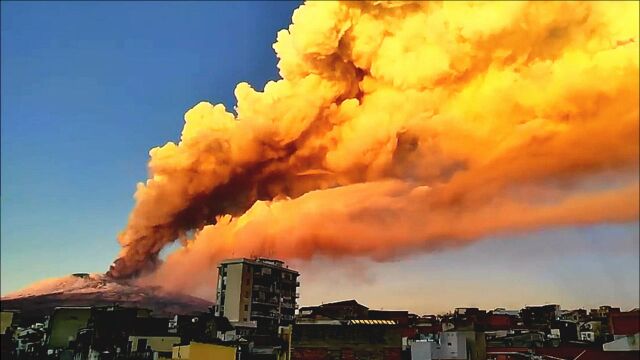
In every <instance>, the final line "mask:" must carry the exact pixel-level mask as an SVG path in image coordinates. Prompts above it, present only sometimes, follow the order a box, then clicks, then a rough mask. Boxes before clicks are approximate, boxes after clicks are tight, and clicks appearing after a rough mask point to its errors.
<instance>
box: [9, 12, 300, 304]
mask: <svg viewBox="0 0 640 360" xmlns="http://www.w3.org/2000/svg"><path fill="white" fill-rule="evenodd" d="M297 5H298V3H295V2H271V3H265V2H249V3H231V2H229V3H224V2H223V3H219V2H185V3H178V2H158V3H153V2H89V3H83V2H46V3H45V2H4V1H3V2H2V5H1V6H2V49H1V51H2V74H1V75H2V104H1V105H2V113H1V116H2V293H3V294H4V293H6V292H7V291H12V290H15V289H17V288H20V287H21V286H24V285H26V284H28V283H30V282H31V281H34V280H37V279H40V278H43V277H49V276H60V275H65V274H68V273H70V272H77V271H104V270H105V269H106V268H107V266H108V265H109V264H110V263H111V261H112V260H113V259H114V257H115V255H116V254H117V251H118V248H119V247H118V244H117V242H116V234H117V233H118V232H119V231H120V230H121V229H122V228H123V227H124V225H125V223H126V219H127V216H128V212H129V211H130V210H131V207H132V205H133V198H132V195H133V192H134V190H135V185H136V182H138V181H142V180H144V179H145V178H146V175H147V170H146V162H147V160H148V154H149V149H151V148H152V147H155V146H158V145H162V144H164V143H166V142H167V141H175V140H177V139H178V138H179V136H180V131H181V129H182V125H183V115H184V113H185V111H186V110H188V109H189V108H191V107H192V106H193V105H195V104H197V103H198V102H200V101H202V100H210V101H212V102H223V103H225V104H226V105H227V107H228V108H232V107H233V104H234V97H233V90H234V88H235V85H236V84H237V83H238V82H240V81H248V82H249V83H251V84H254V85H255V86H257V87H258V88H261V87H262V86H263V85H264V84H265V83H266V82H267V81H268V80H271V79H276V78H278V70H277V68H276V58H275V54H274V52H273V49H272V48H271V45H272V44H273V42H274V41H275V38H276V32H277V31H278V30H280V29H282V28H286V27H287V26H288V24H289V22H290V19H291V13H292V11H293V9H294V8H296V7H297Z"/></svg>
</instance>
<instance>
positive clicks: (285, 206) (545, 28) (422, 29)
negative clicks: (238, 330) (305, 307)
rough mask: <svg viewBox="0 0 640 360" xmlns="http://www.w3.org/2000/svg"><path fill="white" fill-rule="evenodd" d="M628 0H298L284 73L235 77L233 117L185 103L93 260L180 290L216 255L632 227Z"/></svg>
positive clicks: (296, 253)
mask: <svg viewBox="0 0 640 360" xmlns="http://www.w3.org/2000/svg"><path fill="white" fill-rule="evenodd" d="M638 10H639V8H638V3H637V2H620V3H600V2H568V3H565V2H481V3H474V2H444V3H438V2H386V1H374V2H361V3H360V2H309V3H306V4H304V5H302V6H301V7H300V8H298V9H297V10H296V11H295V12H294V14H293V18H292V24H291V25H290V27H289V29H288V30H282V31H280V32H279V33H278V35H277V41H276V43H275V44H274V46H273V47H274V49H275V51H276V54H277V56H278V58H279V63H278V68H279V70H280V75H281V77H282V79H280V80H278V81H274V82H269V83H267V84H266V85H265V87H264V91H256V90H254V89H253V88H252V87H251V86H250V85H249V84H246V83H240V84H238V86H237V87H236V89H235V95H236V98H237V106H236V112H237V115H234V114H232V113H230V112H228V111H227V110H226V109H225V107H224V106H223V105H213V104H210V103H206V102H202V103H199V104H197V105H196V106H194V107H193V108H192V109H191V110H189V111H188V112H187V113H186V115H185V125H184V129H183V131H182V136H181V139H180V142H179V143H178V144H175V143H167V144H166V145H164V146H162V147H159V148H155V149H152V150H151V152H150V156H151V159H150V162H149V171H150V177H149V179H148V180H147V181H146V183H140V184H138V188H137V191H136V193H135V200H136V204H135V207H134V209H133V211H132V212H131V215H130V217H129V221H128V224H127V226H126V228H125V229H124V230H123V231H122V233H121V234H120V235H119V238H118V240H119V242H120V244H121V245H122V250H121V253H120V254H119V259H118V260H117V261H116V262H115V263H114V265H113V266H112V268H111V270H110V271H109V274H110V275H111V276H113V277H116V278H127V277H131V276H134V275H137V274H140V273H142V274H143V277H142V280H143V281H146V282H148V283H153V284H161V285H163V286H166V287H170V288H176V289H183V290H188V289H193V288H195V287H197V286H198V284H199V281H200V278H199V274H201V273H208V272H210V269H211V267H212V266H213V265H214V264H215V262H216V261H218V260H219V259H222V258H225V257H229V256H235V257H239V256H250V255H270V256H277V257H280V258H286V259H295V258H301V259H306V258H310V257H312V256H314V255H316V254H324V255H329V256H335V257H343V256H356V255H357V256H368V257H371V258H374V259H379V260H385V259H390V258H394V257H397V256H403V255H405V254H408V253H411V252H414V251H416V250H423V251H428V250H432V249H437V248H442V247H449V246H460V245H463V244H466V243H469V242H472V241H476V240H478V239H480V238H481V237H483V236H488V235H493V234H500V233H508V232H521V231H532V230H538V229H542V228H547V227H553V226H566V225H587V224H596V223H603V222H630V221H637V220H638V214H639V204H638V195H639V193H638V160H639V145H638V144H639V140H638V133H639V119H638V116H639V112H638V109H639V103H638V101H639V100H638V98H639V92H638V87H639V82H638V78H639V66H638V65H639V61H638V53H639V48H638V40H639V34H638V26H639V20H638V13H639V11H638ZM610 179H621V180H619V181H617V182H611V181H609V180H610ZM194 230H195V235H194V236H193V237H191V238H188V236H187V233H188V232H191V231H194ZM177 239H183V244H184V246H183V247H182V248H181V249H179V250H177V251H176V252H174V253H173V254H171V255H170V256H169V257H168V258H167V260H166V261H165V262H164V263H162V264H158V263H157V257H158V254H159V252H160V251H161V250H162V249H163V248H164V247H165V246H166V245H167V244H169V243H172V242H174V241H176V240H177Z"/></svg>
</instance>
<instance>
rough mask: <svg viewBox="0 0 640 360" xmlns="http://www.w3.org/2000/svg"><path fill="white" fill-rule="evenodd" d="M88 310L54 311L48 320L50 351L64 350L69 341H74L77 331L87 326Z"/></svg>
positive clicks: (89, 314) (89, 312) (89, 313)
mask: <svg viewBox="0 0 640 360" xmlns="http://www.w3.org/2000/svg"><path fill="white" fill-rule="evenodd" d="M90 316H91V309H90V308H81V309H55V310H54V312H53V315H52V316H51V319H50V320H49V344H48V347H49V348H50V349H65V348H67V347H68V346H69V341H72V340H75V339H76V335H77V333H78V330H80V329H82V328H84V327H86V326H87V322H88V321H89V317H90Z"/></svg>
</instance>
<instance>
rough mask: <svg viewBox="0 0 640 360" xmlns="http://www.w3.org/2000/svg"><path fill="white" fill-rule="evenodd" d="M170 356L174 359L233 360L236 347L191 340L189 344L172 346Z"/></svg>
mask: <svg viewBox="0 0 640 360" xmlns="http://www.w3.org/2000/svg"><path fill="white" fill-rule="evenodd" d="M171 358H172V359H175V360H178V359H185V360H235V359H236V348H234V347H230V346H222V345H214V344H201V343H195V342H192V343H191V344H189V345H184V346H174V347H173V352H172V356H171Z"/></svg>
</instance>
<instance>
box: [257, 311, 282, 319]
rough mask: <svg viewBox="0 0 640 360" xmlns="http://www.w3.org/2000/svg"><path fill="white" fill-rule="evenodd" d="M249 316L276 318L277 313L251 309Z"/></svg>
mask: <svg viewBox="0 0 640 360" xmlns="http://www.w3.org/2000/svg"><path fill="white" fill-rule="evenodd" d="M251 317H252V318H265V319H277V318H278V313H267V312H258V311H252V312H251Z"/></svg>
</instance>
